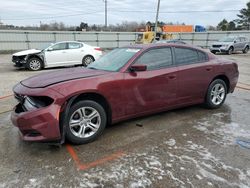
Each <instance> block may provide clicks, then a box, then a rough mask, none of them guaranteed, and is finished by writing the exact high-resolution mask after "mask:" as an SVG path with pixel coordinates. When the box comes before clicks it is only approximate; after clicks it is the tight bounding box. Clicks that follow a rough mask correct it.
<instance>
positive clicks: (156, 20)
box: [154, 0, 161, 40]
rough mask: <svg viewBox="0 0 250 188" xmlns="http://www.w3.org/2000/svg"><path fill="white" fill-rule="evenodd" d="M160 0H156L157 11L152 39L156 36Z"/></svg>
mask: <svg viewBox="0 0 250 188" xmlns="http://www.w3.org/2000/svg"><path fill="white" fill-rule="evenodd" d="M160 1H161V0H158V5H157V12H156V18H155V36H154V40H155V38H156V33H157V27H158V15H159V9H160Z"/></svg>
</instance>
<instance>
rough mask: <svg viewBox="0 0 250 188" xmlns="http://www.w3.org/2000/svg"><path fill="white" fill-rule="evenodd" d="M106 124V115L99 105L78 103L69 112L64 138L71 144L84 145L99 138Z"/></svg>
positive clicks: (88, 101) (93, 102) (87, 101)
mask: <svg viewBox="0 0 250 188" xmlns="http://www.w3.org/2000/svg"><path fill="white" fill-rule="evenodd" d="M106 124H107V117H106V113H105V110H104V108H103V107H102V106H101V105H100V104H98V103H96V102H95V101H90V100H86V101H80V102H77V103H76V104H74V105H73V106H72V107H71V108H70V110H69V114H68V118H67V125H66V135H65V136H66V139H67V140H68V141H70V142H71V143H73V144H86V143H89V142H92V141H94V140H95V139H96V138H97V137H98V136H100V135H101V134H102V132H103V130H104V128H105V127H106Z"/></svg>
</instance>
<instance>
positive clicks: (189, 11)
mask: <svg viewBox="0 0 250 188" xmlns="http://www.w3.org/2000/svg"><path fill="white" fill-rule="evenodd" d="M112 11H113V12H134V13H137V12H143V13H154V14H155V12H154V11H150V10H112ZM238 11H240V10H186V11H185V10H181V11H159V12H160V13H163V14H169V13H196V12H197V13H200V12H201V13H202V12H208V13H209V12H238Z"/></svg>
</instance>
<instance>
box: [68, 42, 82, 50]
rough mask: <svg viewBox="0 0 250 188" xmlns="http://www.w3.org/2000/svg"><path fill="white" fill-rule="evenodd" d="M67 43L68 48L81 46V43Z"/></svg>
mask: <svg viewBox="0 0 250 188" xmlns="http://www.w3.org/2000/svg"><path fill="white" fill-rule="evenodd" d="M68 44H69V49H77V48H81V47H82V44H81V43H76V42H70V43H68Z"/></svg>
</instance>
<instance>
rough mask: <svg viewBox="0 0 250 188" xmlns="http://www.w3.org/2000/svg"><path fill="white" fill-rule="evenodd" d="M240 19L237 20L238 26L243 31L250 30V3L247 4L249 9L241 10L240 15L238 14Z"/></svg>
mask: <svg viewBox="0 0 250 188" xmlns="http://www.w3.org/2000/svg"><path fill="white" fill-rule="evenodd" d="M237 16H238V17H239V19H237V20H236V21H237V23H238V26H239V27H240V28H241V29H248V30H250V1H249V2H248V3H247V8H243V9H241V10H240V14H237Z"/></svg>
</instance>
